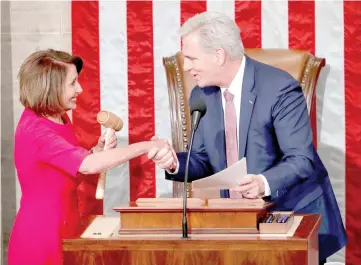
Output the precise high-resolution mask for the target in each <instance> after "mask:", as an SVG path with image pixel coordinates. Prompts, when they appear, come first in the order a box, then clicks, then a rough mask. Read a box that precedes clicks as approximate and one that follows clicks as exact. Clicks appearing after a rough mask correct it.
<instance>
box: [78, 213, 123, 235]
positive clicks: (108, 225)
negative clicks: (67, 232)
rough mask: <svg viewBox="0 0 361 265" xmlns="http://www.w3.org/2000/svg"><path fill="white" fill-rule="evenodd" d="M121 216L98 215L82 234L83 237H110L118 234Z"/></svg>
mask: <svg viewBox="0 0 361 265" xmlns="http://www.w3.org/2000/svg"><path fill="white" fill-rule="evenodd" d="M119 227H120V216H119V217H118V216H97V217H95V219H94V220H93V222H91V224H90V225H89V226H88V228H87V229H86V230H85V231H84V233H83V234H82V235H81V236H80V237H81V238H110V237H112V236H113V235H114V234H117V233H118V231H119Z"/></svg>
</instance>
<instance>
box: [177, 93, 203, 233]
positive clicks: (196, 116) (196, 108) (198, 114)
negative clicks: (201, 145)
mask: <svg viewBox="0 0 361 265" xmlns="http://www.w3.org/2000/svg"><path fill="white" fill-rule="evenodd" d="M206 110H207V107H206V104H205V102H204V100H203V99H202V98H199V99H198V101H197V102H195V104H194V105H192V106H191V114H192V124H191V126H192V130H191V139H190V142H189V148H188V153H187V161H186V171H185V175H184V189H183V218H182V234H183V238H187V237H188V221H187V186H188V170H189V169H188V168H189V159H190V156H191V150H192V146H193V138H194V134H195V131H196V130H197V127H198V124H199V121H200V119H201V118H202V117H203V116H204V114H205V113H206Z"/></svg>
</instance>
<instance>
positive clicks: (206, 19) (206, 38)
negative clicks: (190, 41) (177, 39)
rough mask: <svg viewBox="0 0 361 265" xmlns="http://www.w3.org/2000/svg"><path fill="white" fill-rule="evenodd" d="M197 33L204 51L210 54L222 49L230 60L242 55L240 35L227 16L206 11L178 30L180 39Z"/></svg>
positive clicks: (189, 20) (235, 25)
mask: <svg viewBox="0 0 361 265" xmlns="http://www.w3.org/2000/svg"><path fill="white" fill-rule="evenodd" d="M195 31H198V32H199V34H200V36H201V44H202V46H203V48H204V49H205V51H207V52H209V53H211V52H215V51H216V50H217V49H219V48H222V49H223V50H224V51H225V52H226V53H227V54H228V56H229V58H230V59H231V60H237V59H240V58H241V57H242V55H243V54H244V48H243V43H242V40H241V35H240V34H241V33H240V30H239V28H238V26H237V24H236V23H235V22H234V21H233V20H232V19H230V18H229V17H228V16H226V15H225V14H222V13H218V12H210V11H206V12H203V13H200V14H196V15H195V16H193V17H191V18H190V19H188V20H187V21H186V22H185V23H184V24H183V26H182V27H181V29H180V35H181V37H183V36H185V35H187V34H189V33H192V32H195Z"/></svg>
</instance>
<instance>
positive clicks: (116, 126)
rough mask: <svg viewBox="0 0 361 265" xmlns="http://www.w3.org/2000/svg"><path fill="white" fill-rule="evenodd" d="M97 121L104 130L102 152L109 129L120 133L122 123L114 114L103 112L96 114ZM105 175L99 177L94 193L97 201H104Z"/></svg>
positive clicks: (104, 173) (106, 142) (105, 146)
mask: <svg viewBox="0 0 361 265" xmlns="http://www.w3.org/2000/svg"><path fill="white" fill-rule="evenodd" d="M97 121H98V122H99V123H100V124H101V125H103V126H104V127H105V128H106V131H105V144H104V150H107V149H108V141H109V137H110V132H111V129H113V130H114V131H116V132H118V131H120V130H121V129H122V128H123V121H122V119H121V118H119V117H118V116H116V115H115V114H114V113H111V112H109V111H105V110H102V111H99V113H98V114H97ZM106 174H107V172H106V171H105V172H102V173H100V175H99V179H98V185H97V189H96V193H95V198H96V199H98V200H101V199H104V191H105V182H106Z"/></svg>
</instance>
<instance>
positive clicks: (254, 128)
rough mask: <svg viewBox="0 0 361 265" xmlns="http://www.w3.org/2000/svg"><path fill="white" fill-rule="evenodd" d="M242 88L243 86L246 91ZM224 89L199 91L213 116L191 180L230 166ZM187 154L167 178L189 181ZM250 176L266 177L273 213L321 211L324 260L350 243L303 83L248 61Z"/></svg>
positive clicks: (242, 137)
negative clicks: (315, 142)
mask: <svg viewBox="0 0 361 265" xmlns="http://www.w3.org/2000/svg"><path fill="white" fill-rule="evenodd" d="M240 89H241V88H240ZM221 96H222V95H221V90H220V88H219V87H204V88H200V87H195V88H194V89H193V90H192V93H191V97H190V103H191V104H192V102H193V101H195V100H197V98H198V97H203V99H204V100H205V102H206V105H207V112H206V114H205V115H204V117H203V118H202V119H201V121H200V123H199V127H198V129H197V131H196V133H195V136H194V142H193V147H192V152H191V157H190V164H189V181H193V180H197V179H200V178H204V177H207V176H209V175H211V174H214V173H216V172H219V171H221V170H223V169H224V168H226V152H225V134H224V121H223V109H222V99H221ZM186 156H187V154H186V153H178V159H179V163H180V167H179V171H178V173H177V174H175V175H170V174H167V173H166V178H167V179H171V180H176V181H183V180H184V172H185V163H186ZM242 157H246V159H247V171H248V174H263V175H264V176H265V177H266V179H267V181H268V183H269V186H270V188H271V200H272V201H274V202H276V206H275V208H274V209H273V210H293V211H295V212H297V213H319V214H321V215H322V224H321V227H320V230H319V235H320V236H319V239H320V242H319V243H320V258H321V259H324V258H326V257H328V256H330V255H332V254H333V253H335V252H336V251H338V250H339V249H341V248H342V247H343V246H345V244H346V243H347V237H346V233H345V229H344V226H343V223H342V219H341V215H340V211H339V208H338V205H337V202H336V199H335V195H334V192H333V190H332V187H331V183H330V179H329V177H328V173H327V170H326V169H325V167H324V165H323V164H322V162H321V160H320V158H319V156H318V154H317V152H316V151H315V148H314V145H313V143H312V131H311V125H310V120H309V116H308V111H307V105H306V101H305V98H304V95H303V92H302V89H301V87H300V85H299V83H298V82H297V81H296V80H295V79H294V78H292V76H291V75H289V74H288V73H287V72H285V71H282V70H280V69H277V68H275V67H272V66H269V65H266V64H262V63H260V62H257V61H255V60H253V59H251V58H249V57H246V68H245V73H244V79H243V88H242V98H241V110H240V124H239V158H240V159H241V158H242Z"/></svg>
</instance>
